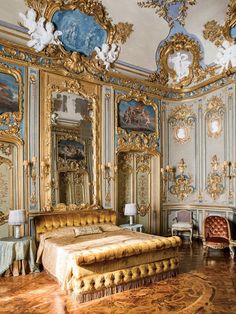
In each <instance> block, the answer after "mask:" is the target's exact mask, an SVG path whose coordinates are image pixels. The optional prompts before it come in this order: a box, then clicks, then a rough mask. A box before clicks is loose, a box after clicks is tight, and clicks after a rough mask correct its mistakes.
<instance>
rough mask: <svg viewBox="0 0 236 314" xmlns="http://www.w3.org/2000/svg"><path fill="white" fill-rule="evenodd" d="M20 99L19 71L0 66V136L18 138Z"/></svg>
mask: <svg viewBox="0 0 236 314" xmlns="http://www.w3.org/2000/svg"><path fill="white" fill-rule="evenodd" d="M22 97H23V82H22V77H21V73H20V71H19V70H17V69H16V68H11V67H8V66H7V65H4V64H0V134H10V135H16V136H18V133H19V131H20V123H21V120H22V118H23V108H22Z"/></svg>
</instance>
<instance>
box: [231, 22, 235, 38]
mask: <svg viewBox="0 0 236 314" xmlns="http://www.w3.org/2000/svg"><path fill="white" fill-rule="evenodd" d="M230 36H231V37H232V38H236V25H234V26H233V27H231V29H230Z"/></svg>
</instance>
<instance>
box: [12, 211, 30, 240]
mask: <svg viewBox="0 0 236 314" xmlns="http://www.w3.org/2000/svg"><path fill="white" fill-rule="evenodd" d="M25 222H26V211H25V209H15V210H10V211H9V216H8V224H9V225H12V226H15V238H16V239H19V238H20V226H21V225H23V224H25Z"/></svg>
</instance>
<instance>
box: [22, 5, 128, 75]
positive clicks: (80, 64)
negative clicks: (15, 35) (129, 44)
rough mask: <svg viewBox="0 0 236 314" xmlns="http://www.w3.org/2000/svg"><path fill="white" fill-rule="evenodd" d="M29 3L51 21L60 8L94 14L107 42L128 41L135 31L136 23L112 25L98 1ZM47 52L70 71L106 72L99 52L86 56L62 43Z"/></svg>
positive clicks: (52, 46) (54, 61)
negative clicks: (67, 49) (99, 57)
mask: <svg viewBox="0 0 236 314" xmlns="http://www.w3.org/2000/svg"><path fill="white" fill-rule="evenodd" d="M26 3H27V5H28V6H29V7H30V8H33V9H34V10H35V11H36V12H37V14H38V17H40V16H44V17H45V18H46V20H47V21H51V20H52V17H53V15H54V14H55V12H57V11H61V10H63V11H69V10H77V9H78V10H80V11H81V12H82V13H84V14H87V15H91V16H94V18H95V20H96V21H97V23H98V24H100V25H101V27H102V28H103V29H104V30H105V31H106V32H107V43H108V44H111V43H119V42H121V43H125V42H126V40H127V38H128V37H129V36H130V34H131V32H132V31H133V24H129V23H122V22H119V23H118V24H114V25H113V24H112V19H111V18H109V17H108V13H107V11H106V9H105V7H104V6H103V4H102V3H101V2H100V1H98V0H80V1H77V0H67V1H64V0H57V1H51V0H41V1H38V0H26ZM44 54H45V55H46V56H48V57H50V58H53V59H54V60H52V61H51V63H53V64H54V65H55V66H58V65H61V66H63V67H64V68H65V70H66V72H74V73H81V72H88V73H90V74H92V75H99V73H101V72H102V71H104V66H103V64H101V63H100V61H99V60H98V59H96V53H92V55H91V56H88V57H87V56H84V55H83V54H81V53H79V52H75V51H74V52H73V51H72V52H68V51H66V50H65V49H64V48H63V46H62V45H49V46H48V47H47V48H46V49H45V51H44Z"/></svg>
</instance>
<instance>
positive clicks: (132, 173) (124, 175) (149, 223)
mask: <svg viewBox="0 0 236 314" xmlns="http://www.w3.org/2000/svg"><path fill="white" fill-rule="evenodd" d="M159 162H160V158H159V156H158V155H157V156H156V155H155V156H154V155H151V154H148V153H145V152H121V153H119V155H118V182H117V183H118V193H117V194H118V200H117V202H118V212H119V223H126V222H128V220H129V218H128V217H125V216H124V207H125V204H127V203H136V205H137V210H138V214H137V216H136V217H135V222H136V223H140V224H142V225H143V226H144V231H145V232H148V233H158V232H159V220H160V219H159V215H160V175H159V173H160V171H159Z"/></svg>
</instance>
